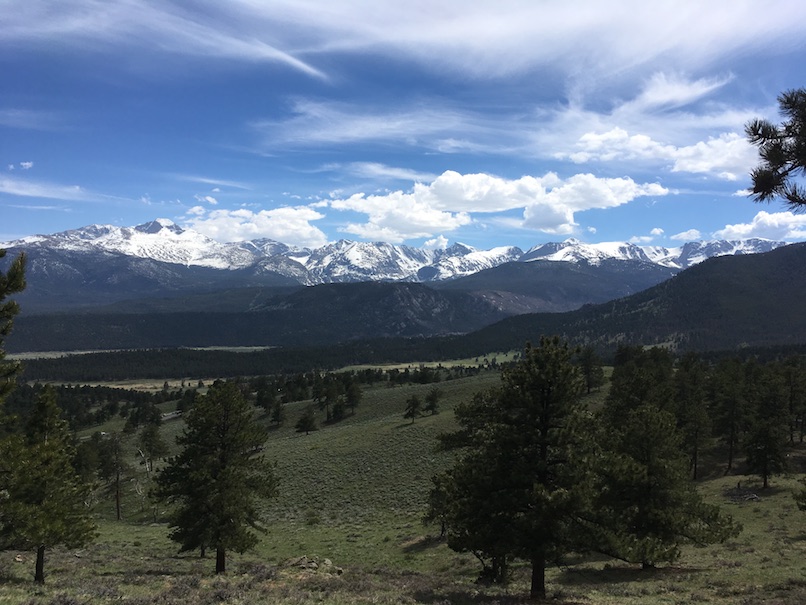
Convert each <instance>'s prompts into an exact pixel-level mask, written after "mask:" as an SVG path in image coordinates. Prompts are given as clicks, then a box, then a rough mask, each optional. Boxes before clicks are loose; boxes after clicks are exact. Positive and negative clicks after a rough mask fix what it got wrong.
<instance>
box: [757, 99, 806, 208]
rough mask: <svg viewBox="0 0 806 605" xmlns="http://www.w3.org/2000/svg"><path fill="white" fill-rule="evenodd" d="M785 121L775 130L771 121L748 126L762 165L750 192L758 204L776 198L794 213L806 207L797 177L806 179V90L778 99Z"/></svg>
mask: <svg viewBox="0 0 806 605" xmlns="http://www.w3.org/2000/svg"><path fill="white" fill-rule="evenodd" d="M778 106H779V108H780V111H781V113H782V114H783V115H784V116H785V117H786V119H785V120H784V121H783V122H782V123H781V124H780V125H779V126H776V125H775V124H773V123H772V122H770V121H768V120H759V119H755V120H752V121H750V122H748V123H747V125H746V126H745V133H746V134H747V138H748V140H749V141H750V143H752V144H753V145H756V146H757V147H758V151H759V157H760V158H761V164H759V165H758V166H757V167H756V168H755V169H753V171H752V172H751V173H750V176H751V178H752V179H753V188H752V189H751V192H752V194H753V198H754V200H755V201H756V202H769V201H771V200H773V199H775V198H777V197H780V198H782V199H783V200H784V202H785V203H786V205H787V206H788V207H789V208H791V209H793V210H802V209H803V206H804V205H806V193H804V191H803V188H802V187H801V186H800V185H799V184H798V182H797V180H796V179H797V177H798V176H800V177H802V176H804V175H806V89H804V88H800V89H796V90H788V91H785V92H783V93H781V94H780V95H779V96H778Z"/></svg>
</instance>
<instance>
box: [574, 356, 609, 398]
mask: <svg viewBox="0 0 806 605" xmlns="http://www.w3.org/2000/svg"><path fill="white" fill-rule="evenodd" d="M577 363H578V364H579V368H580V370H581V371H582V377H583V379H584V380H585V391H586V392H587V393H588V394H590V392H591V391H592V390H593V389H598V388H600V387H601V386H602V385H603V384H604V383H605V376H604V369H603V368H602V359H601V357H599V355H597V353H596V349H594V348H593V347H592V346H587V347H583V348H582V349H581V350H580V352H579V355H578V357H577Z"/></svg>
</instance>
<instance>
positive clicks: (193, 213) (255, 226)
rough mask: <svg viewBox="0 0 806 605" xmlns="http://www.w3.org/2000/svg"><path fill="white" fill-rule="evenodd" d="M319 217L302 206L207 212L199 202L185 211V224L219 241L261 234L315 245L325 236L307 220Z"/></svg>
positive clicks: (323, 240) (318, 244) (274, 238)
mask: <svg viewBox="0 0 806 605" xmlns="http://www.w3.org/2000/svg"><path fill="white" fill-rule="evenodd" d="M322 218H324V215H323V214H322V213H320V212H317V211H316V210H314V209H312V208H309V207H306V206H299V207H290V206H284V207H281V208H273V209H271V210H260V211H257V212H254V211H252V210H248V209H246V208H240V209H237V210H224V209H219V210H212V211H210V212H208V211H207V210H206V209H205V208H204V207H202V206H194V207H193V208H191V209H190V210H189V211H188V212H187V214H186V217H185V225H186V226H187V227H190V228H191V229H194V230H196V231H198V232H199V233H203V234H204V235H206V236H208V237H210V238H212V239H215V240H217V241H220V242H240V241H247V240H252V239H258V238H264V237H265V238H269V239H273V240H276V241H279V242H283V243H286V244H291V245H295V246H303V247H306V246H307V247H318V246H323V245H324V244H326V243H327V237H326V236H325V234H324V233H323V232H322V231H321V230H320V229H318V228H317V227H315V226H313V225H312V224H311V223H312V222H313V221H318V220H320V219H322Z"/></svg>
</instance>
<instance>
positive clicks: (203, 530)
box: [156, 381, 277, 573]
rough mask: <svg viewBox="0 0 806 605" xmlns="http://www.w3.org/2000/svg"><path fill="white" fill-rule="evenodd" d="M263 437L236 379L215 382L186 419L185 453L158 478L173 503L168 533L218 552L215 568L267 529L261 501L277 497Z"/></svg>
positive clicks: (186, 544)
mask: <svg viewBox="0 0 806 605" xmlns="http://www.w3.org/2000/svg"><path fill="white" fill-rule="evenodd" d="M265 438H266V435H265V432H264V430H263V429H262V428H261V427H260V425H258V424H256V423H255V422H254V418H253V413H252V407H251V406H250V405H249V404H248V403H247V402H246V400H245V399H244V397H243V395H242V393H241V391H240V389H239V388H238V386H237V385H236V384H234V383H232V382H221V381H217V382H216V383H214V384H213V385H212V387H211V388H210V390H209V391H208V393H207V395H206V396H204V397H203V398H201V401H199V402H198V403H197V404H196V406H195V407H194V409H193V411H192V412H191V413H190V414H189V415H188V417H187V426H186V428H185V430H184V432H183V433H182V435H180V436H179V437H178V438H177V444H178V445H179V446H180V447H181V448H182V450H181V452H180V453H179V454H178V455H177V456H176V457H174V458H171V459H170V460H169V462H168V466H167V467H166V468H165V469H164V470H163V471H161V472H160V474H159V475H158V476H157V479H156V481H157V492H156V493H157V496H158V497H159V498H161V499H164V500H166V501H167V502H169V503H171V504H173V505H174V506H175V509H174V511H173V512H172V514H171V518H170V524H169V526H170V527H171V528H172V531H171V533H170V538H171V539H172V540H174V541H176V542H178V543H179V544H180V547H181V550H182V551H188V550H195V549H203V548H206V547H210V548H214V549H215V550H216V573H223V572H224V571H226V552H227V551H228V550H234V551H236V552H239V553H242V552H244V551H246V550H248V549H250V548H252V547H254V546H255V545H256V544H257V542H258V537H257V534H256V533H255V532H265V531H266V530H265V528H264V527H263V526H262V524H261V514H260V503H261V502H262V500H263V499H265V498H270V497H273V496H276V494H277V481H276V478H275V476H274V471H273V466H272V465H270V464H269V463H267V462H266V461H265V460H264V459H263V458H262V457H261V456H260V451H261V450H262V446H263V442H264V441H265Z"/></svg>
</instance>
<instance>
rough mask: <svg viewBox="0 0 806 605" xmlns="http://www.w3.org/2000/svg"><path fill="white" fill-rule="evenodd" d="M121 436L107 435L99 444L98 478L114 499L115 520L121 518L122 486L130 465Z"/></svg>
mask: <svg viewBox="0 0 806 605" xmlns="http://www.w3.org/2000/svg"><path fill="white" fill-rule="evenodd" d="M123 445H124V444H123V435H122V434H121V433H119V432H117V431H114V432H111V433H109V434H107V435H106V436H105V437H104V438H103V439H102V440H101V443H100V467H99V468H98V476H99V477H100V478H101V479H102V480H103V481H104V482H105V483H106V487H107V488H108V491H109V492H111V494H112V495H113V496H114V499H115V519H117V520H118V521H120V520H121V519H122V518H123V484H124V479H125V477H126V475H127V474H128V473H129V472H130V471H131V465H130V464H129V463H128V462H127V460H126V451H125V448H124V447H123Z"/></svg>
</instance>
